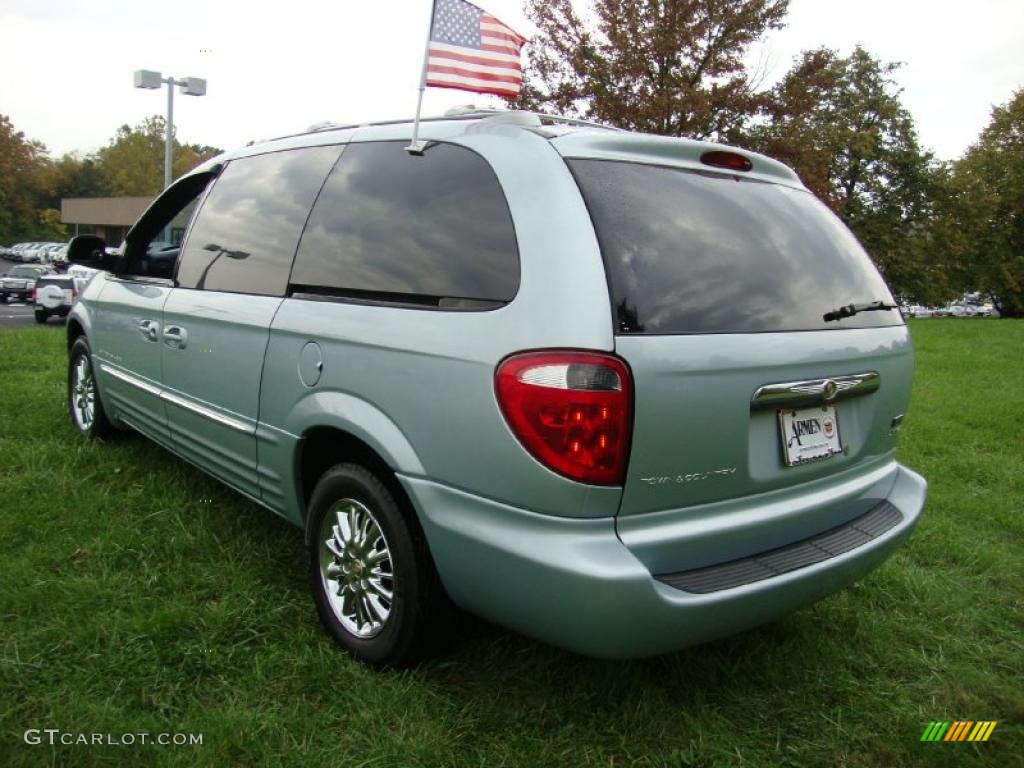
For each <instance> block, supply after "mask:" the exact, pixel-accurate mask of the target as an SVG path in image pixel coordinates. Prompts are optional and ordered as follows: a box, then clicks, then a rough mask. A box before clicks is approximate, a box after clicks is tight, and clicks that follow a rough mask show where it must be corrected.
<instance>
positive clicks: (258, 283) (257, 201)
mask: <svg viewBox="0 0 1024 768" xmlns="http://www.w3.org/2000/svg"><path fill="white" fill-rule="evenodd" d="M339 151H340V150H339V148H338V147H336V146H334V147H311V148H307V149H295V150H288V151H285V152H274V153H271V154H268V155H257V156H255V157H245V158H241V159H239V160H233V161H232V162H231V163H230V164H229V165H228V166H227V168H225V169H224V171H223V173H221V175H220V178H219V179H218V180H217V182H216V183H215V184H214V185H213V189H212V190H211V191H210V193H209V195H208V196H207V198H206V200H204V201H203V206H202V208H201V209H200V211H199V215H198V216H197V217H196V221H195V223H194V224H193V226H192V230H191V231H190V232H189V234H188V239H187V240H186V242H185V249H184V251H183V252H182V255H181V262H180V264H179V266H178V284H179V285H180V286H181V287H183V288H201V289H205V290H210V291H232V292H239V293H258V294H264V295H268V296H282V295H284V289H285V287H286V285H287V283H288V270H289V269H290V268H291V263H292V257H293V256H294V254H295V246H296V244H297V243H298V241H299V235H300V233H301V232H302V225H303V224H304V223H305V221H306V217H307V216H308V215H309V209H310V206H312V205H313V200H314V199H315V198H316V194H317V192H318V191H319V189H320V186H321V184H323V180H324V178H325V177H326V176H327V172H328V171H329V170H330V167H331V165H332V164H333V163H334V161H335V159H336V158H337V156H338V152H339Z"/></svg>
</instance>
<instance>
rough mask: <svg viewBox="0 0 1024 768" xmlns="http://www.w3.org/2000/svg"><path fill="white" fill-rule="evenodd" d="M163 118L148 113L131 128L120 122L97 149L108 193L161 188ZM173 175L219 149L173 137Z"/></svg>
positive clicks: (144, 193)
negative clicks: (112, 133) (106, 140)
mask: <svg viewBox="0 0 1024 768" xmlns="http://www.w3.org/2000/svg"><path fill="white" fill-rule="evenodd" d="M166 125H167V123H166V121H165V119H164V118H163V117H160V116H159V115H153V116H152V117H147V118H146V119H145V120H143V121H142V122H141V123H139V124H138V125H137V126H135V127H134V128H133V127H131V126H129V125H122V126H121V127H120V128H118V129H117V133H116V134H115V135H114V137H113V138H112V139H111V140H110V143H109V144H108V145H107V146H105V147H103V148H102V149H100V150H99V151H98V152H97V153H96V158H97V163H98V165H99V169H100V171H101V172H102V174H103V176H104V177H105V178H106V180H107V182H108V185H109V191H110V194H113V195H139V196H148V195H156V194H158V193H159V192H160V190H161V189H163V178H164V138H165V128H166ZM172 140H173V146H174V166H173V170H172V177H173V178H178V177H179V176H181V175H182V174H183V173H186V172H188V171H190V170H191V169H192V168H194V167H195V166H196V165H198V164H199V163H201V162H202V161H204V160H206V159H207V158H209V157H213V156H214V155H215V154H218V153H219V151H220V150H217V149H215V148H213V147H205V146H199V145H185V146H183V145H182V144H181V143H180V142H179V141H178V139H177V138H173V139H172Z"/></svg>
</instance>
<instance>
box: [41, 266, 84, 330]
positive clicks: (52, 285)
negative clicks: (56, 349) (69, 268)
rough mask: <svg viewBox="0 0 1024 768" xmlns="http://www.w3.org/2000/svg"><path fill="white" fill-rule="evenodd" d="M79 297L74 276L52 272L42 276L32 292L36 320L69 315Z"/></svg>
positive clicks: (43, 320) (42, 320)
mask: <svg viewBox="0 0 1024 768" xmlns="http://www.w3.org/2000/svg"><path fill="white" fill-rule="evenodd" d="M77 298H78V291H77V290H76V288H75V282H74V278H72V277H70V276H68V275H55V274H52V273H50V274H45V275H43V276H41V277H40V278H39V279H38V280H37V281H36V287H35V290H34V291H33V292H32V303H33V304H34V305H35V310H36V311H35V316H36V322H37V323H45V322H46V321H47V320H48V319H49V318H51V317H54V316H57V317H67V316H68V313H69V312H70V311H71V306H72V305H73V304H74V303H75V299H77Z"/></svg>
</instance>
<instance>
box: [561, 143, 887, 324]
mask: <svg viewBox="0 0 1024 768" xmlns="http://www.w3.org/2000/svg"><path fill="white" fill-rule="evenodd" d="M568 162H569V167H570V168H571V170H572V172H573V175H574V176H575V177H576V181H577V183H578V184H579V186H580V189H581V190H582V192H583V197H584V199H585V200H586V203H587V207H588V208H589V210H590V215H591V218H592V219H593V222H594V227H595V229H596V231H597V236H598V240H599V241H600V244H601V250H602V254H603V257H604V261H605V267H606V270H607V273H608V281H609V286H610V289H611V293H612V299H613V302H614V306H615V312H616V317H615V323H616V332H618V333H654V334H674V333H755V332H764V331H801V330H819V329H820V330H824V329H835V328H865V327H875V326H882V325H900V324H902V323H903V319H902V317H901V316H900V314H899V312H897V311H894V310H889V311H877V312H859V313H856V314H854V315H852V316H850V317H842V318H837V319H833V320H831V321H826V320H825V319H824V317H825V315H826V314H827V313H829V312H831V311H832V310H835V309H836V308H837V307H842V306H846V305H849V304H858V305H860V304H867V303H871V302H877V301H881V302H884V303H885V304H893V303H894V302H893V299H892V296H891V294H890V293H889V289H888V288H887V287H886V285H885V281H884V280H882V277H881V276H880V275H879V274H878V271H877V270H876V269H875V267H874V265H873V264H872V263H871V260H870V259H869V258H868V256H867V254H866V253H865V252H864V249H863V248H861V246H860V244H859V243H858V242H857V240H856V238H855V237H854V236H853V235H852V234H851V233H850V231H849V230H848V229H847V228H846V227H845V225H843V223H842V222H841V221H840V220H839V219H838V218H837V217H836V216H835V215H833V214H832V212H831V211H829V210H828V209H827V208H826V207H825V206H824V205H823V204H822V203H820V202H819V201H818V200H817V199H816V198H815V197H814V196H813V195H811V194H810V193H809V192H807V191H805V190H801V189H794V188H792V187H787V186H783V185H780V184H770V183H766V182H760V181H754V180H749V179H744V180H737V179H736V178H735V177H733V176H725V175H722V174H718V173H706V172H700V171H691V170H682V169H678V168H665V167H661V166H653V165H642V164H639V163H629V162H619V161H604V160H570V161H568Z"/></svg>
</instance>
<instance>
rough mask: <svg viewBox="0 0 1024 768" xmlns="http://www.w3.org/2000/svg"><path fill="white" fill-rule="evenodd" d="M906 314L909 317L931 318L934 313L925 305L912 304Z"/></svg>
mask: <svg viewBox="0 0 1024 768" xmlns="http://www.w3.org/2000/svg"><path fill="white" fill-rule="evenodd" d="M905 314H906V315H907V316H908V317H931V316H932V311H931V310H930V309H928V307H926V306H924V305H923V304H911V305H910V306H909V307H908V308H907V311H906V313H905Z"/></svg>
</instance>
